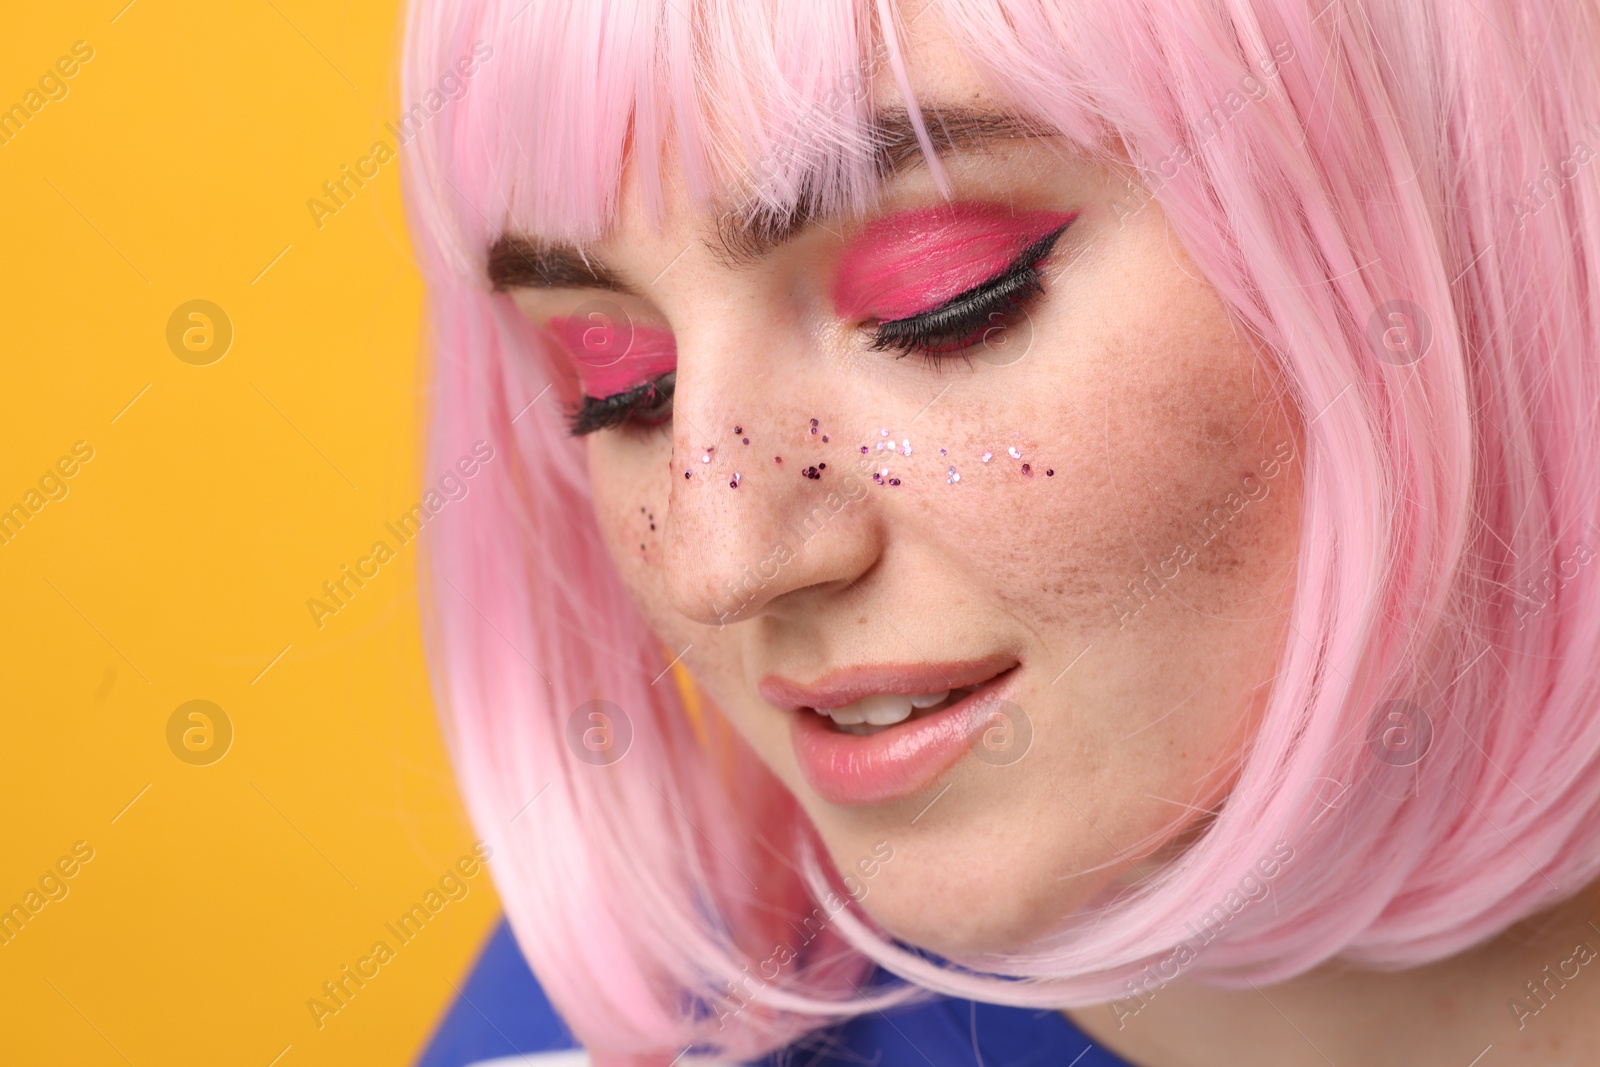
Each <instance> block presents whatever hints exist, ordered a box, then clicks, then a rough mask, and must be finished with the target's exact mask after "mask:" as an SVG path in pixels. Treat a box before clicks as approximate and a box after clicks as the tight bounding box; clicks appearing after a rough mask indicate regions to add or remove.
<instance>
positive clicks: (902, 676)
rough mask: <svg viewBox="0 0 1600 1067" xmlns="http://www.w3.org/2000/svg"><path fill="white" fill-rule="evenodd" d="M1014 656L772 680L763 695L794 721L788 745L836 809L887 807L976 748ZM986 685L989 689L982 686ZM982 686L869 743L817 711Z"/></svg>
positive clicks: (1008, 684) (1009, 678)
mask: <svg viewBox="0 0 1600 1067" xmlns="http://www.w3.org/2000/svg"><path fill="white" fill-rule="evenodd" d="M1016 666H1017V660H1016V658H1015V657H1014V656H1006V655H999V656H991V657H987V658H985V659H982V660H974V661H969V662H966V663H949V664H934V665H916V666H879V667H860V668H855V669H852V670H844V671H835V672H833V673H831V674H829V675H827V676H826V677H825V678H824V679H823V680H822V681H821V682H818V683H815V684H812V685H802V684H800V683H798V682H792V681H790V680H788V679H785V678H779V677H776V676H769V677H767V678H765V679H763V680H762V681H761V683H760V685H759V686H758V689H759V690H760V692H761V695H762V696H763V697H764V698H765V699H766V700H767V701H768V702H769V703H772V704H775V705H777V706H779V707H783V708H786V709H787V710H788V711H789V713H790V730H789V737H790V741H791V743H792V744H793V745H794V752H795V759H796V761H797V762H798V763H799V766H800V773H801V774H803V775H804V776H805V779H806V782H807V783H808V784H810V786H811V788H812V789H813V790H815V791H816V793H817V795H818V796H820V797H821V798H822V799H823V800H826V801H828V802H829V803H830V804H846V805H859V804H882V803H885V802H887V801H891V800H901V799H904V798H906V797H908V796H911V795H913V794H915V793H916V792H918V791H919V790H921V789H923V788H925V787H926V786H927V785H929V784H930V783H931V782H932V781H933V780H934V779H935V778H937V777H938V776H939V775H940V774H942V773H943V772H944V771H945V770H946V769H948V768H949V767H950V766H951V764H953V763H955V762H956V760H958V759H960V758H961V756H962V755H963V754H964V753H965V752H967V751H968V750H969V749H970V748H971V747H972V737H973V735H974V734H975V733H976V732H977V731H979V730H981V729H982V728H983V727H984V726H985V725H986V724H987V723H988V722H989V721H990V718H991V717H992V715H993V713H994V712H995V711H997V710H999V708H1000V707H1001V706H1002V704H1003V702H1004V700H1005V698H1006V694H1007V693H1008V692H1009V691H1010V690H1011V688H1012V685H1013V680H1014V679H1015V677H1016V674H1017V672H1016V670H1015V667H1016ZM979 683H982V684H979ZM969 686H977V687H978V688H976V689H975V690H974V691H973V692H971V693H969V694H968V695H967V696H966V697H965V698H963V699H961V700H959V701H957V702H956V703H954V704H952V705H950V706H949V707H947V708H944V709H941V710H939V711H936V712H934V713H932V714H930V715H924V716H922V717H920V718H915V719H908V720H906V721H905V722H901V723H897V724H896V725H894V726H891V727H889V728H888V729H886V730H883V731H880V732H879V733H876V734H872V735H870V736H861V735H859V734H847V733H843V732H841V731H840V730H838V729H836V728H835V727H834V726H833V724H832V723H831V722H830V721H829V720H828V719H827V717H826V716H824V715H820V714H818V713H817V712H815V711H813V710H811V709H812V708H836V707H840V706H842V705H844V704H849V703H851V702H853V701H856V700H859V699H861V698H862V697H864V696H867V695H870V694H872V693H936V692H939V691H940V690H943V689H960V688H966V687H969Z"/></svg>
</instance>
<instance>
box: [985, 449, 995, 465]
mask: <svg viewBox="0 0 1600 1067" xmlns="http://www.w3.org/2000/svg"><path fill="white" fill-rule="evenodd" d="M993 455H994V453H993V452H985V453H984V454H983V461H984V462H985V463H987V462H989V460H990V458H991V457H993Z"/></svg>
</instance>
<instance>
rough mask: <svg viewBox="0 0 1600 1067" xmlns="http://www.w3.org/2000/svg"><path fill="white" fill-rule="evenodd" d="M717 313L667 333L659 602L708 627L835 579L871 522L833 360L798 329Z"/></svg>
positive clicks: (861, 562) (871, 530)
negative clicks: (668, 391) (711, 321)
mask: <svg viewBox="0 0 1600 1067" xmlns="http://www.w3.org/2000/svg"><path fill="white" fill-rule="evenodd" d="M718 319H719V324H718V325H715V326H713V327H709V328H705V329H691V330H680V331H679V332H678V374H677V382H676V387H675V389H674V394H673V453H672V469H671V478H672V492H671V496H670V506H669V509H668V515H667V525H666V529H665V530H664V533H665V537H666V539H665V546H664V547H665V570H666V586H667V594H668V598H669V601H670V602H671V604H672V605H673V607H674V608H675V609H676V610H677V611H678V612H680V613H681V614H683V615H684V616H685V617H687V618H690V619H693V620H695V621H697V622H701V623H704V624H708V625H717V626H722V625H726V624H729V623H733V622H738V621H742V620H745V619H749V618H752V617H754V616H757V615H760V614H762V613H763V612H775V611H779V610H783V609H784V608H785V606H791V607H793V608H794V609H795V610H799V609H800V606H801V605H809V606H810V607H811V608H815V607H816V596H821V595H826V594H828V593H829V592H836V591H839V590H844V589H848V588H849V586H850V584H851V583H852V582H854V581H855V579H857V578H859V577H860V576H861V575H862V574H864V573H865V572H866V571H867V570H868V569H870V568H871V567H872V566H873V564H874V563H875V562H876V561H877V560H878V558H879V555H880V553H881V550H882V544H883V523H882V519H881V516H880V514H879V511H878V508H877V506H876V504H875V503H874V496H873V494H872V493H871V492H870V490H871V489H872V488H873V483H872V481H871V477H870V474H868V473H867V472H866V470H865V461H866V458H867V457H865V456H862V455H860V454H859V445H858V443H856V437H857V436H859V433H858V432H853V431H852V430H849V429H846V425H845V419H846V418H847V417H848V415H847V407H848V405H846V404H844V403H842V402H841V399H842V391H841V388H840V383H839V382H838V380H837V377H836V375H837V372H836V371H830V369H829V367H828V364H827V362H826V360H825V359H824V358H823V357H822V355H821V354H820V353H818V352H816V351H806V345H807V343H808V342H807V341H806V340H805V332H804V331H803V330H800V329H798V328H795V329H781V328H777V327H775V326H774V325H773V324H772V323H770V322H768V323H751V324H748V325H741V324H739V322H738V321H737V319H736V318H735V317H734V316H733V315H720V316H718ZM746 442H748V444H747V443H746ZM806 594H816V595H815V596H813V595H806Z"/></svg>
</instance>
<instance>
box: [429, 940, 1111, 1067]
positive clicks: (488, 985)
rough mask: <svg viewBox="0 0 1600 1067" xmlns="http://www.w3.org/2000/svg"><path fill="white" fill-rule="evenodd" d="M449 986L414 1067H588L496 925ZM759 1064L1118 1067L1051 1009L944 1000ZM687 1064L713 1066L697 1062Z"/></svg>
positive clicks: (861, 1023) (860, 1024) (810, 1041)
mask: <svg viewBox="0 0 1600 1067" xmlns="http://www.w3.org/2000/svg"><path fill="white" fill-rule="evenodd" d="M458 988H459V991H460V995H459V996H458V997H457V998H456V999H455V1001H454V1002H453V1003H452V1004H450V1005H449V1007H448V1008H447V1010H446V1012H445V1015H444V1017H443V1019H442V1020H441V1021H440V1023H439V1026H438V1027H437V1029H436V1030H435V1031H434V1034H433V1037H432V1038H431V1040H430V1041H429V1042H428V1045H427V1047H426V1048H425V1049H424V1051H423V1053H422V1056H421V1057H420V1058H419V1059H418V1060H417V1067H513V1065H517V1067H588V1064H589V1062H590V1061H589V1056H588V1054H587V1053H586V1052H584V1051H583V1050H582V1049H581V1048H579V1047H578V1046H577V1042H576V1041H575V1040H574V1039H573V1037H572V1034H571V1033H570V1032H569V1031H568V1030H567V1028H566V1026H565V1025H564V1024H563V1023H562V1022H561V1018H560V1016H559V1015H557V1014H556V1012H555V1009H554V1008H553V1007H551V1005H550V1002H549V1001H548V1000H547V999H546V998H545V996H544V992H543V990H541V989H540V987H539V983H538V980H537V979H536V978H535V977H534V975H533V972H532V971H531V970H530V969H529V967H528V964H527V962H526V961H525V960H524V959H523V957H522V953H521V951H520V950H519V949H518V948H517V943H516V940H515V938H513V937H512V934H511V930H510V927H509V926H508V925H507V924H506V922H505V920H504V919H502V920H501V921H500V923H499V924H498V925H497V926H496V927H495V929H494V932H493V933H492V934H491V936H490V937H489V940H488V942H487V943H486V944H485V946H484V949H483V952H482V954H481V955H480V956H479V958H478V961H477V963H476V964H475V965H474V966H473V968H472V971H471V973H470V974H469V975H468V976H467V978H466V981H465V982H464V983H462V984H460V985H459V987H458ZM686 1062H687V1061H680V1067H684V1064H685V1063H686ZM761 1064H762V1065H763V1067H835V1065H840V1067H842V1065H845V1064H851V1065H855V1067H860V1065H861V1064H871V1065H872V1067H1127V1065H1126V1063H1125V1062H1124V1061H1123V1060H1120V1059H1118V1058H1117V1057H1115V1056H1113V1055H1112V1054H1111V1053H1110V1052H1108V1051H1107V1050H1106V1049H1105V1048H1103V1047H1101V1046H1099V1045H1097V1044H1095V1043H1094V1042H1093V1041H1091V1040H1090V1039H1089V1038H1088V1037H1086V1036H1085V1035H1084V1034H1083V1032H1082V1031H1080V1030H1079V1029H1078V1028H1077V1027H1075V1026H1074V1025H1072V1023H1070V1022H1068V1021H1067V1020H1066V1018H1064V1017H1063V1016H1062V1015H1060V1014H1059V1013H1057V1012H1053V1011H1043V1010H1033V1009H1027V1008H1007V1007H1002V1006H999V1005H995V1004H979V1003H976V1002H974V1001H969V1000H957V999H953V998H948V997H938V998H935V999H932V1000H928V1001H925V1002H923V1003H920V1004H914V1005H907V1006H905V1007H902V1008H897V1009H894V1010H892V1011H889V1012H872V1013H869V1014H866V1015H861V1016H858V1017H856V1018H854V1019H852V1020H850V1021H849V1022H846V1023H843V1024H841V1025H839V1026H835V1027H831V1028H829V1029H827V1030H821V1031H818V1032H816V1033H814V1034H811V1035H808V1036H807V1037H805V1038H803V1039H801V1040H800V1041H797V1042H796V1043H795V1044H793V1045H791V1046H789V1047H788V1048H786V1049H782V1050H779V1051H777V1052H774V1053H772V1054H770V1055H769V1056H767V1057H766V1058H765V1059H764V1060H762V1061H761ZM695 1067H721V1065H720V1064H718V1063H717V1062H716V1061H711V1060H699V1061H696V1065H695ZM730 1067H731V1065H730Z"/></svg>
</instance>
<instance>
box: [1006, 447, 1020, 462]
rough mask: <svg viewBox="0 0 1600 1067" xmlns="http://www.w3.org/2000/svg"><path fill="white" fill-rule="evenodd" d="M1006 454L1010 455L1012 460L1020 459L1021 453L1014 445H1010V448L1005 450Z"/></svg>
mask: <svg viewBox="0 0 1600 1067" xmlns="http://www.w3.org/2000/svg"><path fill="white" fill-rule="evenodd" d="M1006 453H1007V454H1008V455H1010V456H1011V458H1012V459H1021V458H1022V453H1021V452H1018V451H1017V446H1016V445H1012V446H1011V447H1010V448H1008V449H1006Z"/></svg>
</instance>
